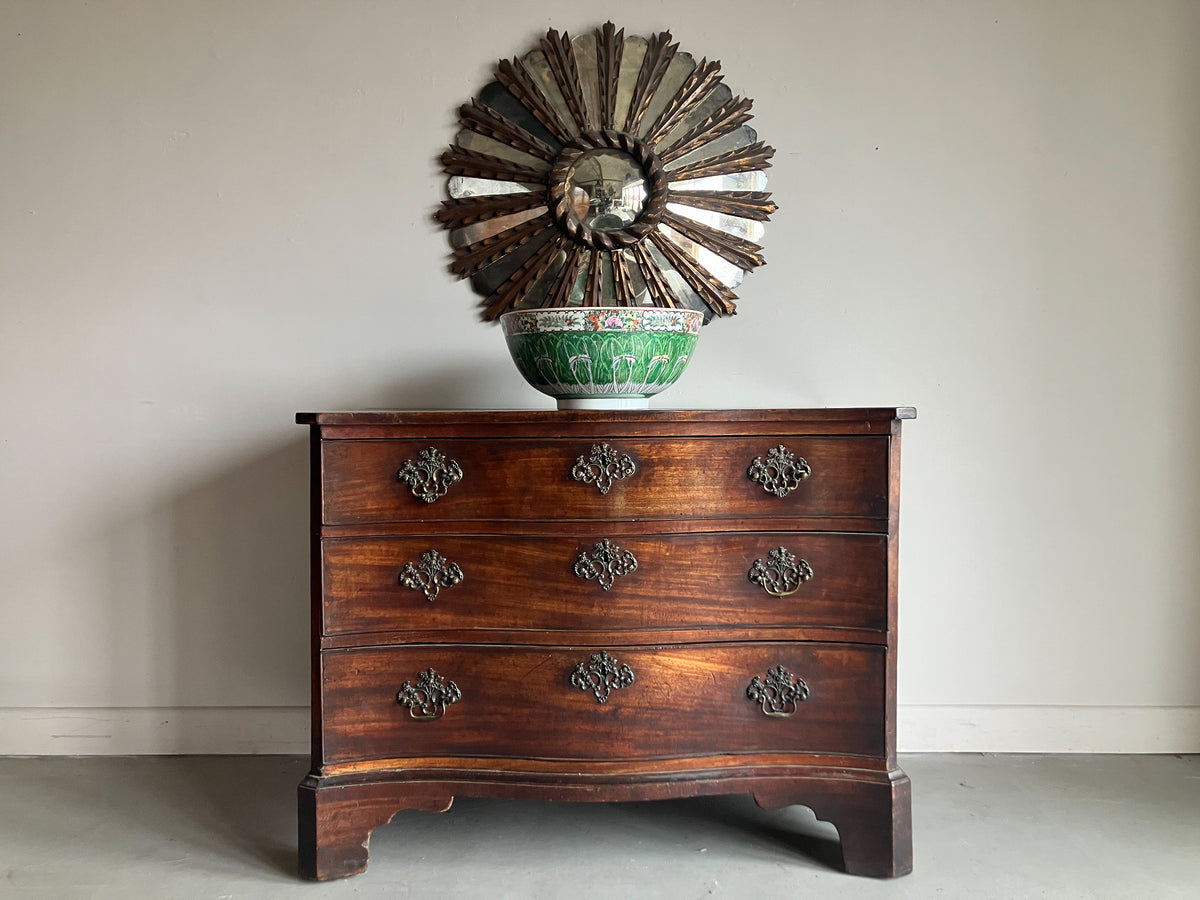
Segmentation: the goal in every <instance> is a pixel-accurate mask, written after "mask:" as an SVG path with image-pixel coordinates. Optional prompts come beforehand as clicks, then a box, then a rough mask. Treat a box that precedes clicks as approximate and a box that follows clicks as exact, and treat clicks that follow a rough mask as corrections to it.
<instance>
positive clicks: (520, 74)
mask: <svg viewBox="0 0 1200 900" xmlns="http://www.w3.org/2000/svg"><path fill="white" fill-rule="evenodd" d="M496 80H497V81H499V82H500V83H501V84H502V85H504V87H506V88H507V89H508V92H509V93H510V94H512V95H513V96H514V97H516V98H517V99H518V100H520V101H521V105H522V106H524V107H525V108H526V109H527V110H529V111H530V112H531V113H532V114H533V116H534V118H536V119H537V120H538V121H539V122H541V123H542V124H543V125H545V126H546V130H547V131H549V132H550V133H551V134H552V135H554V136H555V137H556V138H557V139H558V140H559V141H561V142H562V143H564V144H565V143H567V142H568V141H570V140H571V138H573V137H575V135H577V134H578V133H579V131H578V130H577V129H575V128H572V127H571V126H570V125H568V124H567V123H566V122H564V121H563V120H562V119H561V118H559V115H558V113H557V112H556V111H555V109H554V107H553V106H552V105H551V103H550V101H549V100H548V99H546V95H545V93H544V92H543V91H542V89H541V87H540V86H539V85H538V83H537V82H536V81H535V80H534V79H533V76H531V75H530V74H529V72H528V71H527V70H526V68H525V64H524V63H523V62H522V61H521V60H520V59H514V60H512V61H511V62H509V61H508V60H506V59H502V60H500V62H499V64H498V65H497V66H496Z"/></svg>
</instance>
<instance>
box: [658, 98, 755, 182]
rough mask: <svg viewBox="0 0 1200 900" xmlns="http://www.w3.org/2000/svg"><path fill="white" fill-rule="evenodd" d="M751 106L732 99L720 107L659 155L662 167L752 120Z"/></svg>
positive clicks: (749, 101) (749, 102) (743, 100)
mask: <svg viewBox="0 0 1200 900" xmlns="http://www.w3.org/2000/svg"><path fill="white" fill-rule="evenodd" d="M753 105H754V101H753V100H749V99H746V98H742V97H734V98H733V99H731V100H730V101H729V102H728V103H725V104H724V105H722V106H720V107H719V108H718V109H716V110H715V111H714V112H713V114H712V115H711V116H709V117H708V118H707V119H705V120H704V121H703V122H700V123H699V124H697V125H696V127H695V128H693V129H692V130H691V131H689V132H688V133H687V134H685V135H684V136H683V137H681V138H680V139H679V141H678V142H676V143H675V144H674V145H672V146H671V147H670V148H669V149H668V150H666V151H665V152H664V153H662V154H661V158H662V161H663V165H668V164H670V163H672V162H674V161H675V160H677V159H681V158H682V157H684V156H687V155H688V154H689V153H691V152H692V151H693V150H699V149H700V148H701V147H703V146H704V145H705V144H709V143H712V142H713V141H715V140H716V139H717V138H719V137H724V136H725V135H727V134H729V133H730V132H731V131H734V130H735V129H738V128H741V127H742V126H743V125H745V124H746V123H747V122H749V121H750V120H751V119H752V118H754V117H753V116H751V115H750V107H751V106H753Z"/></svg>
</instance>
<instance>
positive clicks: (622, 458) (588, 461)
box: [571, 444, 637, 494]
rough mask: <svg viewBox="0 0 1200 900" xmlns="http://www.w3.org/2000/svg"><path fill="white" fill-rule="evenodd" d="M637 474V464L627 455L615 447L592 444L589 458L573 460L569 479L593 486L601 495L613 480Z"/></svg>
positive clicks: (606, 490) (610, 486) (610, 487)
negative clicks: (573, 463)
mask: <svg viewBox="0 0 1200 900" xmlns="http://www.w3.org/2000/svg"><path fill="white" fill-rule="evenodd" d="M635 474H637V463H636V462H634V461H633V457H632V456H630V455H629V454H628V453H621V451H619V450H618V449H617V448H616V447H610V446H609V445H608V444H592V452H591V455H590V456H582V455H580V457H579V458H578V459H577V460H575V466H574V468H572V469H571V477H572V478H574V479H575V480H576V481H582V482H584V483H585V484H594V485H596V489H597V490H599V491H600V493H602V494H607V493H608V492H609V491H610V490H611V489H612V485H613V479H614V478H615V479H618V480H619V479H622V478H628V477H630V476H631V475H635Z"/></svg>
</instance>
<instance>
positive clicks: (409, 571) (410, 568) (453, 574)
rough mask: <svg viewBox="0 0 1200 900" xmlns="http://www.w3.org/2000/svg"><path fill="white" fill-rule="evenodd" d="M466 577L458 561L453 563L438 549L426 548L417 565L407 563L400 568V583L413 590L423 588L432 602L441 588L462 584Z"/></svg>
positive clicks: (426, 597) (427, 598) (426, 596)
mask: <svg viewBox="0 0 1200 900" xmlns="http://www.w3.org/2000/svg"><path fill="white" fill-rule="evenodd" d="M465 578H466V576H465V575H463V570H462V569H461V568H459V566H458V563H452V562H450V560H448V559H446V557H444V556H442V554H440V553H438V552H437V551H436V550H426V551H425V552H424V553H422V554H421V560H420V562H418V563H417V564H416V565H414V564H413V563H405V564H404V568H403V569H401V570H400V584H402V585H403V586H404V587H406V588H411V589H412V590H414V591H416V590H423V591H424V592H425V599H426V600H428V601H429V602H430V603H432V602H433V601H434V600H436V599H437V595H438V591H439V590H440V589H441V588H451V587H454V585H456V584H462V583H463V580H464V579H465Z"/></svg>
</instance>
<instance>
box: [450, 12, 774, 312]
mask: <svg viewBox="0 0 1200 900" xmlns="http://www.w3.org/2000/svg"><path fill="white" fill-rule="evenodd" d="M750 107H751V101H750V100H749V99H747V98H743V97H736V96H734V95H733V92H732V91H731V90H730V89H729V88H728V87H727V86H726V85H724V84H722V76H721V74H720V63H719V62H716V61H711V62H710V61H709V60H707V59H701V60H699V61H697V60H696V59H695V58H694V57H693V56H692V55H691V54H690V53H686V52H681V51H680V50H679V45H678V44H677V43H672V38H671V35H670V33H669V32H662V33H659V34H655V35H652V36H650V37H641V36H636V35H635V36H631V37H626V36H625V32H624V30H623V29H622V30H620V31H618V30H617V29H616V27H615V26H614V25H613V24H612V23H611V22H609V23H607V24H605V25H603V26H602V27H600V28H598V29H596V30H595V31H594V32H591V33H588V34H582V35H580V36H578V37H576V38H574V39H572V38H571V37H569V36H568V35H567V34H565V33H564V34H559V32H557V31H555V30H554V29H551V30H550V31H548V32H547V33H546V36H545V37H544V38H543V39H542V40H541V42H540V45H539V46H538V47H536V48H535V49H533V50H531V51H530V52H528V53H526V54H525V55H524V56H521V57H518V58H515V59H512V60H501V61H500V63H499V65H498V66H497V68H496V80H495V81H494V82H492V83H490V84H488V85H487V86H486V87H484V89H483V90H482V91H481V92H480V94H479V96H478V98H476V99H473V100H472V101H471V102H470V103H467V104H464V105H463V106H462V107H460V108H459V122H460V124H461V126H462V130H461V131H459V132H458V134H457V136H456V138H455V140H454V143H453V144H452V145H451V147H450V149H449V150H447V151H446V152H445V153H444V154H443V155H442V158H441V161H442V165H443V167H444V170H445V172H446V174H447V175H448V176H449V182H448V186H447V189H448V193H449V196H450V199H448V200H446V201H445V202H444V203H443V204H442V207H441V209H440V210H439V211H438V213H437V219H438V221H439V222H440V223H441V224H442V225H443V226H444V227H445V228H446V229H448V230H449V237H450V243H451V245H452V247H453V256H452V262H451V264H450V270H451V272H453V273H454V274H455V275H457V276H458V277H460V278H470V280H471V284H472V287H473V288H474V290H475V291H476V292H477V293H478V294H479V295H480V296H482V298H483V300H482V301H481V303H480V307H481V314H482V317H483V318H484V319H485V320H488V321H491V320H494V319H496V318H497V317H499V316H500V315H501V314H503V313H506V312H510V311H513V310H532V309H539V308H543V307H553V308H560V307H574V306H584V307H592V306H596V307H599V306H605V307H667V308H678V309H690V310H697V311H699V312H701V313H702V314H703V320H704V322H708V321H709V319H711V318H712V317H713V316H728V315H732V314H733V313H734V312H735V310H736V300H737V297H736V295H735V294H734V292H733V289H734V288H735V287H737V286H738V285H739V284H740V283H741V281H742V278H743V277H744V275H745V273H746V272H748V271H750V270H751V269H754V268H756V267H758V266H760V265H762V264H763V257H762V248H761V247H760V246H759V244H758V241H759V240H761V237H762V233H763V224H762V223H763V222H765V221H766V220H767V219H768V217H769V216H770V215H771V213H772V212H774V211H775V204H774V203H773V202H772V201H771V199H770V194H768V193H766V192H765V187H766V174H765V172H764V171H763V170H764V169H766V168H767V167H768V166H769V165H770V163H769V160H770V158H771V157H772V156H773V155H774V152H775V151H774V150H773V149H772V148H770V147H768V146H766V145H765V144H763V143H762V142H761V141H759V140H758V135H757V134H756V133H755V131H754V129H753V128H751V127H750V126H749V125H748V124H747V123H748V122H749V121H750V119H751V115H750Z"/></svg>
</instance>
